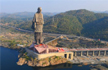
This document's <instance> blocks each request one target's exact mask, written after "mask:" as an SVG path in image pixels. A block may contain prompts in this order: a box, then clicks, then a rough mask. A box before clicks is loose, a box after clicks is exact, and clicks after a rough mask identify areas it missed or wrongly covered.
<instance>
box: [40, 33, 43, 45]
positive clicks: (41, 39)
mask: <svg viewBox="0 0 108 70" xmlns="http://www.w3.org/2000/svg"><path fill="white" fill-rule="evenodd" d="M39 41H40V43H41V44H42V43H43V38H42V32H40V39H39Z"/></svg>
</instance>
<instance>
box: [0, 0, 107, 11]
mask: <svg viewBox="0 0 108 70" xmlns="http://www.w3.org/2000/svg"><path fill="white" fill-rule="evenodd" d="M38 7H42V11H43V12H65V11H68V10H76V9H87V10H91V11H106V10H108V0H0V12H5V13H15V12H25V11H26V12H36V11H37V8H38Z"/></svg>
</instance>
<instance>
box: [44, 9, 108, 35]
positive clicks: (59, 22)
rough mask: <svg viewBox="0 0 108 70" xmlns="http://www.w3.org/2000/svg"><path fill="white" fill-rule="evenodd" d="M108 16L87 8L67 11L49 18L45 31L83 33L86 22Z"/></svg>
mask: <svg viewBox="0 0 108 70" xmlns="http://www.w3.org/2000/svg"><path fill="white" fill-rule="evenodd" d="M106 16H108V14H102V13H94V12H91V11H88V10H85V9H81V10H72V11H67V12H65V13H60V14H57V15H55V16H53V17H50V18H47V21H46V24H45V26H44V31H46V32H55V33H66V34H76V35H81V34H82V33H81V31H82V29H84V27H83V25H84V24H88V23H90V22H93V21H96V20H98V19H101V18H104V17H106Z"/></svg>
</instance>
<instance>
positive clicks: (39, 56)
mask: <svg viewBox="0 0 108 70" xmlns="http://www.w3.org/2000/svg"><path fill="white" fill-rule="evenodd" d="M26 51H27V52H28V54H29V55H31V56H33V57H36V58H37V59H43V58H46V57H51V56H54V55H55V56H63V57H64V55H65V54H66V55H67V57H66V58H67V59H71V60H73V52H61V53H59V52H54V53H46V54H38V53H35V52H33V51H32V50H29V49H27V48H26ZM69 54H71V58H69Z"/></svg>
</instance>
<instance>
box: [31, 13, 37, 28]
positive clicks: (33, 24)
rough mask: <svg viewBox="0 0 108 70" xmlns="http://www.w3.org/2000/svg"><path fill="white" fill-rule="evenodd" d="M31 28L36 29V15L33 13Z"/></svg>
mask: <svg viewBox="0 0 108 70" xmlns="http://www.w3.org/2000/svg"><path fill="white" fill-rule="evenodd" d="M32 29H36V15H34V17H33V20H32Z"/></svg>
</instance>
